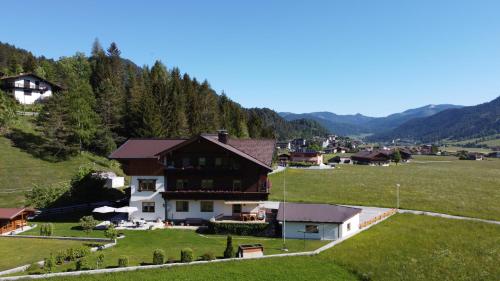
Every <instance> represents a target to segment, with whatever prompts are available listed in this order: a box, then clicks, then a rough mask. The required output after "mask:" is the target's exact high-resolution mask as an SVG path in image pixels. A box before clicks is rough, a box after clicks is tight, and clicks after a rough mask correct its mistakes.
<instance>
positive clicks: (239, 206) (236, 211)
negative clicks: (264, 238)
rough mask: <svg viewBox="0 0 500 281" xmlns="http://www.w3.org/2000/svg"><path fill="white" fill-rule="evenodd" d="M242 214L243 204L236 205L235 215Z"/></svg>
mask: <svg viewBox="0 0 500 281" xmlns="http://www.w3.org/2000/svg"><path fill="white" fill-rule="evenodd" d="M240 213H241V204H234V205H233V214H240Z"/></svg>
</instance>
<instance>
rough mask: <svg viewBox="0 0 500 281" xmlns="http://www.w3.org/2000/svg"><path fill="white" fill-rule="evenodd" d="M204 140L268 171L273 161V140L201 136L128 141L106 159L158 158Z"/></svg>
mask: <svg viewBox="0 0 500 281" xmlns="http://www.w3.org/2000/svg"><path fill="white" fill-rule="evenodd" d="M199 138H203V139H206V140H208V141H210V142H212V143H214V144H216V145H219V146H221V147H223V148H225V149H227V150H229V151H231V152H233V153H235V154H237V155H239V156H241V157H243V158H245V159H248V160H250V161H252V162H254V163H257V164H259V165H261V166H263V167H265V168H267V169H269V170H272V169H271V163H272V160H273V154H274V149H275V140H270V139H229V141H228V143H227V144H225V143H222V142H220V141H219V140H218V137H217V135H212V134H203V135H200V136H196V137H194V138H191V139H189V140H186V139H129V140H127V141H126V142H125V143H124V144H122V145H121V146H120V147H119V148H118V149H117V150H115V151H114V152H113V153H111V155H109V156H108V157H109V158H110V159H145V158H158V157H159V156H160V155H161V154H164V153H167V152H169V151H173V150H175V149H177V148H179V147H182V146H185V145H187V144H189V143H192V142H194V141H196V140H197V139H199Z"/></svg>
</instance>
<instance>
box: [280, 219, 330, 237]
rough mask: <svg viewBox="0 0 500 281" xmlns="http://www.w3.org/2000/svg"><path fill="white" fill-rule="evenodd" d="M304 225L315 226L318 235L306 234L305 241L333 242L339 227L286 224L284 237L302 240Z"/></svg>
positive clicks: (321, 224)
mask: <svg viewBox="0 0 500 281" xmlns="http://www.w3.org/2000/svg"><path fill="white" fill-rule="evenodd" d="M306 225H317V226H318V227H319V232H318V233H306V234H305V237H306V239H315V240H335V239H337V238H338V232H339V225H338V224H334V223H313V222H286V224H285V237H286V238H292V239H304V233H303V232H304V231H305V228H306Z"/></svg>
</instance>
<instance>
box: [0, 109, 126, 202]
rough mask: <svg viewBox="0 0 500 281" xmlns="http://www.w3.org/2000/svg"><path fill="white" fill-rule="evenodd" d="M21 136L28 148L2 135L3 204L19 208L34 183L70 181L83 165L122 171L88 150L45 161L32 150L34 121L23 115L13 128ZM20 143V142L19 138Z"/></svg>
mask: <svg viewBox="0 0 500 281" xmlns="http://www.w3.org/2000/svg"><path fill="white" fill-rule="evenodd" d="M13 132H14V134H15V135H16V136H17V139H23V143H28V144H25V146H27V147H28V148H19V147H16V146H15V145H14V142H13V141H12V140H11V139H9V138H7V137H5V136H2V135H0V151H1V153H0V207H18V206H22V205H23V203H24V192H25V191H26V190H30V189H31V188H32V187H33V184H38V185H41V186H43V185H47V184H56V183H63V182H66V181H69V179H70V178H71V177H72V176H73V175H74V174H75V173H76V172H77V171H78V168H79V167H82V166H86V165H90V166H92V167H95V168H97V169H107V170H109V169H110V170H113V171H115V172H116V173H118V174H122V171H121V169H120V168H119V167H118V165H117V164H116V162H114V161H109V160H107V159H106V158H104V157H99V156H96V155H93V154H91V153H87V152H84V153H82V154H80V155H78V156H76V157H74V158H72V159H70V160H67V161H60V162H51V161H46V160H42V159H40V158H38V157H36V156H34V155H33V154H32V153H29V152H30V148H29V147H36V146H37V145H36V144H35V141H34V140H29V139H36V137H37V135H38V134H37V132H35V131H34V128H33V125H32V120H30V119H29V118H28V117H21V118H20V119H19V120H18V122H17V123H16V126H15V127H14V128H13ZM18 142H19V141H18Z"/></svg>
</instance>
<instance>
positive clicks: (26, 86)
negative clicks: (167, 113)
mask: <svg viewBox="0 0 500 281" xmlns="http://www.w3.org/2000/svg"><path fill="white" fill-rule="evenodd" d="M0 88H1V89H2V90H3V91H4V92H6V93H7V94H10V95H12V96H13V97H14V98H15V99H16V100H17V101H18V102H19V103H21V104H34V103H36V102H39V101H41V100H43V99H45V98H48V97H50V96H52V93H53V92H57V91H60V90H61V89H62V87H61V86H59V85H57V84H55V83H52V82H50V81H47V80H45V79H43V78H42V77H40V76H38V75H36V74H33V73H21V74H19V75H13V76H1V75H0Z"/></svg>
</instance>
